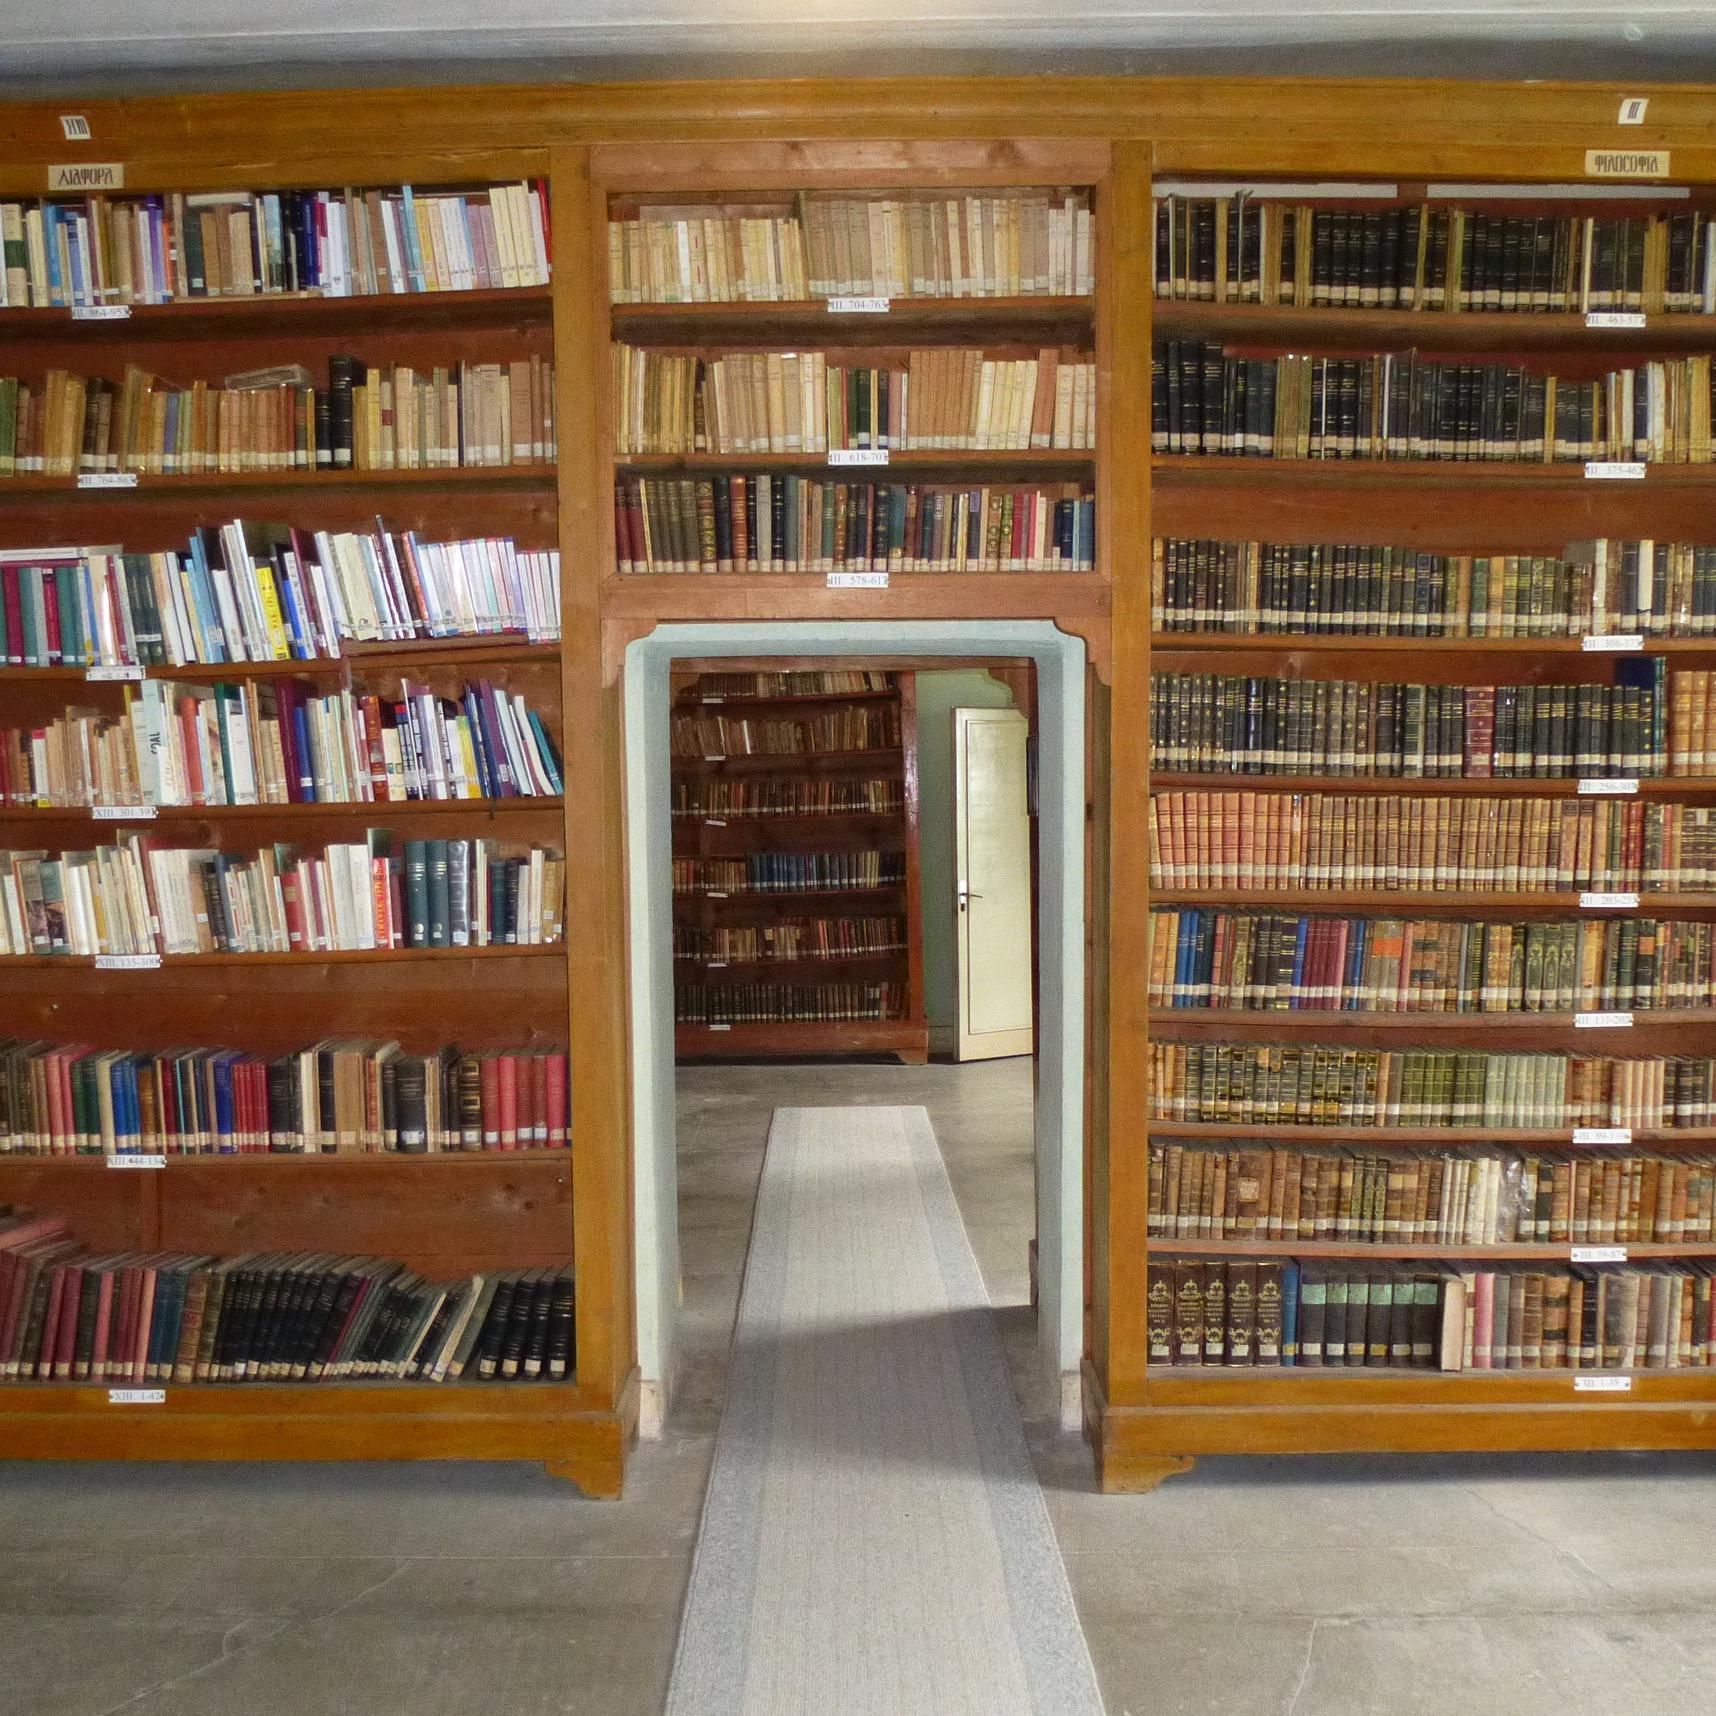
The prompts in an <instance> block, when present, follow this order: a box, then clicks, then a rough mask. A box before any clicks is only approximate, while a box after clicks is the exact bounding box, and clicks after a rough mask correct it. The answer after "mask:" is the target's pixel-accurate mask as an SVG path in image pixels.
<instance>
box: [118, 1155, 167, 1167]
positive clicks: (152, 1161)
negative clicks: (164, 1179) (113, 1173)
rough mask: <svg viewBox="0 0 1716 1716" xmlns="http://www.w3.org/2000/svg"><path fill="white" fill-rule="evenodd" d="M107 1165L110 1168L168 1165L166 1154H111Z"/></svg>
mask: <svg viewBox="0 0 1716 1716" xmlns="http://www.w3.org/2000/svg"><path fill="white" fill-rule="evenodd" d="M107 1165H108V1167H110V1168H164V1167H166V1165H167V1158H166V1157H165V1156H109V1157H108V1158H107Z"/></svg>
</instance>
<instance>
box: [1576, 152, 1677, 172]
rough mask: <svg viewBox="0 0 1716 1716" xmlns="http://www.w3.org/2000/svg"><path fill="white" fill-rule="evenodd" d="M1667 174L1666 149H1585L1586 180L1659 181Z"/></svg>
mask: <svg viewBox="0 0 1716 1716" xmlns="http://www.w3.org/2000/svg"><path fill="white" fill-rule="evenodd" d="M1667 172H1668V151H1667V150H1666V149H1587V150H1586V151H1585V177H1586V178H1587V179H1660V178H1662V177H1663V176H1664V175H1665V174H1666V173H1667Z"/></svg>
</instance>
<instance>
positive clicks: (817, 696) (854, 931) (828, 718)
mask: <svg viewBox="0 0 1716 1716" xmlns="http://www.w3.org/2000/svg"><path fill="white" fill-rule="evenodd" d="M915 685H916V681H915V678H914V676H913V675H911V674H909V673H890V672H886V671H875V670H867V669H863V668H852V669H845V668H842V669H836V670H833V671H823V672H818V671H814V670H808V671H806V670H801V671H798V672H792V671H786V672H775V673H770V672H762V673H715V672H705V673H690V672H688V673H680V674H676V675H674V689H673V699H674V701H673V709H674V716H673V751H674V762H673V796H674V820H673V854H674V871H675V874H674V878H673V882H674V895H673V912H674V940H675V950H674V953H675V957H674V994H675V1014H676V1019H677V1023H676V1026H675V1041H676V1046H677V1050H678V1053H679V1055H680V1057H681V1058H682V1059H693V1058H695V1059H704V1058H717V1057H726V1056H741V1057H745V1058H752V1057H759V1056H761V1057H766V1056H770V1055H838V1054H854V1053H858V1054H895V1055H898V1056H899V1057H900V1059H901V1060H904V1061H908V1062H919V1063H921V1062H922V1061H924V1060H925V1059H926V1058H927V1056H928V1052H929V1027H928V1024H927V1022H926V1020H925V1016H924V996H923V907H922V900H921V893H920V885H919V872H918V794H917V720H916V697H915V694H914V693H915ZM856 740H864V741H866V742H865V743H864V744H856V743H852V742H850V741H856ZM747 746H755V747H756V749H755V750H749V751H748V750H746V749H745V748H744V747H747ZM777 746H779V747H783V749H780V750H777V749H775V747H777ZM801 747H802V748H801ZM682 871H683V874H682V873H681V872H682ZM757 985H768V986H771V987H772V992H769V993H764V994H762V995H758V994H756V993H754V992H751V993H748V991H754V986H757ZM781 990H786V991H787V992H788V993H786V994H784V995H783V994H781V993H780V991H781ZM798 991H805V992H807V993H802V994H799V993H794V992H798ZM819 1015H820V1016H819Z"/></svg>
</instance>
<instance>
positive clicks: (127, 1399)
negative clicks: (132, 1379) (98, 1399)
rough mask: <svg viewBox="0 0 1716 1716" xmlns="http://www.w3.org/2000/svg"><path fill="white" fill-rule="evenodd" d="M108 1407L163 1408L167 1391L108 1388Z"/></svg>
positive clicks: (159, 1389) (158, 1389)
mask: <svg viewBox="0 0 1716 1716" xmlns="http://www.w3.org/2000/svg"><path fill="white" fill-rule="evenodd" d="M107 1404H108V1405H109V1406H165V1405H166V1404H167V1391H166V1389H164V1388H110V1389H109V1390H108V1391H107Z"/></svg>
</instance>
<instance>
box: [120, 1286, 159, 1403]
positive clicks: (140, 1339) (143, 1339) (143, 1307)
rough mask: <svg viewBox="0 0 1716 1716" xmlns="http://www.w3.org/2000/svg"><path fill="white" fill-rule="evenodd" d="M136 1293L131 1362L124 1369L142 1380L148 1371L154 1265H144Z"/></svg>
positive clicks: (131, 1375)
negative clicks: (127, 1367)
mask: <svg viewBox="0 0 1716 1716" xmlns="http://www.w3.org/2000/svg"><path fill="white" fill-rule="evenodd" d="M141 1273H142V1277H143V1279H142V1281H141V1283H140V1287H139V1291H138V1294H137V1316H136V1320H135V1321H134V1323H133V1324H132V1329H131V1348H130V1354H131V1362H130V1367H129V1369H128V1370H127V1371H126V1375H128V1376H129V1377H130V1378H131V1380H132V1381H133V1382H143V1381H145V1380H146V1379H147V1376H148V1372H149V1325H150V1324H151V1323H152V1322H153V1321H154V1314H155V1267H154V1265H153V1264H149V1265H146V1266H145V1267H144V1268H143V1270H142V1272H141Z"/></svg>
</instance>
